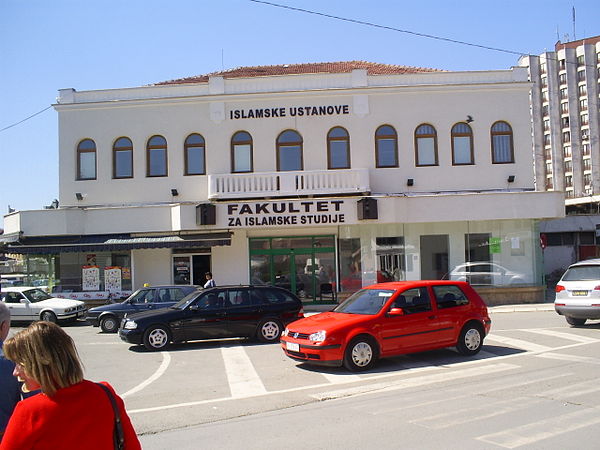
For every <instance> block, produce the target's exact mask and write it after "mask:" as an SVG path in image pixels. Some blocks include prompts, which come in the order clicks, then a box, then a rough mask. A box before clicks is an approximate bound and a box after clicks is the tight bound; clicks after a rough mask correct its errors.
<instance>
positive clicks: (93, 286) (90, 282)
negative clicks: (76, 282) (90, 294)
mask: <svg viewBox="0 0 600 450" xmlns="http://www.w3.org/2000/svg"><path fill="white" fill-rule="evenodd" d="M81 272H82V273H81V288H82V289H83V290H84V291H98V290H100V269H99V268H98V266H83V268H82V271H81Z"/></svg>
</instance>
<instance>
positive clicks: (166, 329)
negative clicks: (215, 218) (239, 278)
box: [119, 286, 304, 350]
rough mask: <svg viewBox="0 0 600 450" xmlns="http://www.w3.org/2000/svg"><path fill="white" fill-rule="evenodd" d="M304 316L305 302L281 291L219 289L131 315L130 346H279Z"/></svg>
mask: <svg viewBox="0 0 600 450" xmlns="http://www.w3.org/2000/svg"><path fill="white" fill-rule="evenodd" d="M302 317H304V313H303V309H302V302H301V301H300V299H299V298H298V297H296V296H295V295H294V294H292V293H291V292H290V291H288V290H286V289H282V288H279V287H276V286H219V287H215V288H211V289H205V290H202V291H196V292H193V293H191V294H190V295H188V296H187V297H185V298H184V299H182V300H181V301H180V302H178V303H176V304H175V305H173V306H171V307H169V308H164V309H161V310H155V311H147V312H142V313H137V314H133V315H131V316H129V315H128V316H127V317H125V318H124V319H123V321H122V322H121V327H120V328H119V336H120V337H121V339H122V340H123V341H125V342H129V343H131V344H138V345H144V346H145V347H146V348H147V349H149V350H162V349H164V348H165V347H166V346H167V345H168V344H169V342H186V341H194V340H201V339H219V338H228V337H248V338H258V339H259V340H260V341H263V342H279V337H280V336H281V332H282V331H283V330H284V328H285V326H286V325H287V324H289V323H291V322H293V321H294V320H297V319H300V318H302Z"/></svg>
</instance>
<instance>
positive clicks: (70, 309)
mask: <svg viewBox="0 0 600 450" xmlns="http://www.w3.org/2000/svg"><path fill="white" fill-rule="evenodd" d="M74 310H75V308H66V309H65V312H66V313H70V312H71V311H74Z"/></svg>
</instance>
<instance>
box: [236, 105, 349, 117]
mask: <svg viewBox="0 0 600 450" xmlns="http://www.w3.org/2000/svg"><path fill="white" fill-rule="evenodd" d="M343 114H350V105H324V106H287V107H275V108H249V109H232V110H231V111H229V118H230V119H231V120H236V119H269V118H275V117H303V116H306V117H308V116H334V115H343Z"/></svg>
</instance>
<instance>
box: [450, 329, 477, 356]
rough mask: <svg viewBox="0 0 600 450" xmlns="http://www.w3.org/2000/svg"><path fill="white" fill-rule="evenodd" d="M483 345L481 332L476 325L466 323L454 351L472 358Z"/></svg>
mask: <svg viewBox="0 0 600 450" xmlns="http://www.w3.org/2000/svg"><path fill="white" fill-rule="evenodd" d="M482 345H483V330H482V328H481V325H479V324H478V323H475V322H473V323H468V324H467V325H465V326H464V327H463V329H462V331H461V332H460V336H459V338H458V342H457V343H456V349H457V350H458V352H459V353H460V354H461V355H465V356H472V355H475V354H477V353H479V350H481V347H482Z"/></svg>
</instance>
